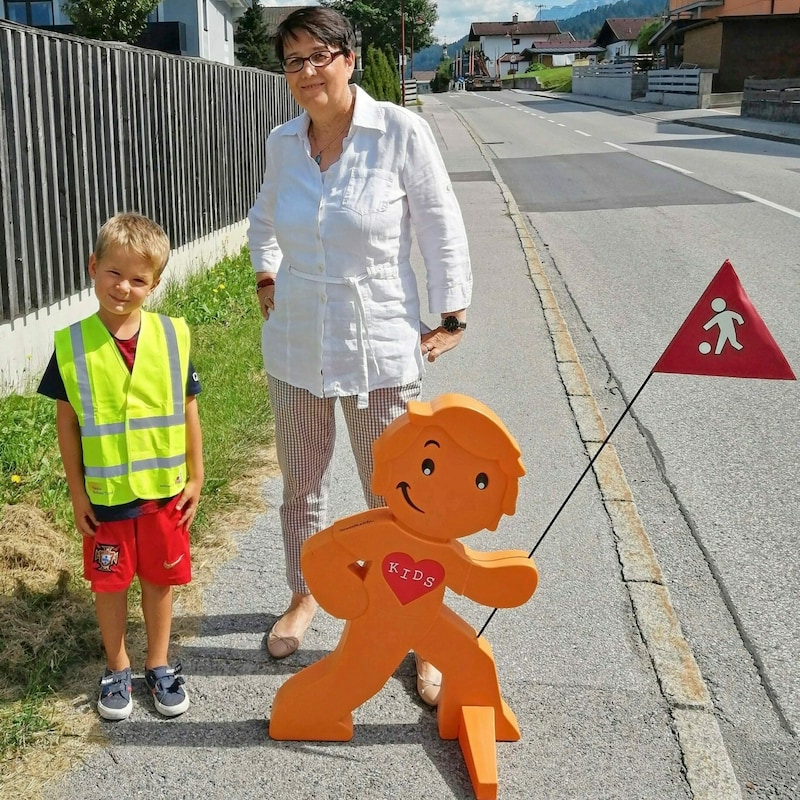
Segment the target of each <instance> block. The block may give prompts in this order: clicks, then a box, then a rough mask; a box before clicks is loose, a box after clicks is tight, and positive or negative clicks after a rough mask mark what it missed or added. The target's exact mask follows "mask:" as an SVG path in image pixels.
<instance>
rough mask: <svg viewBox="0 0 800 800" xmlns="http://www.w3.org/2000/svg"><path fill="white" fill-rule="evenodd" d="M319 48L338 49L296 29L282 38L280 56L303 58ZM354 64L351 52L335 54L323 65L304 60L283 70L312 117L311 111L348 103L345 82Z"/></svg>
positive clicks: (336, 109)
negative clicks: (297, 67) (292, 69)
mask: <svg viewBox="0 0 800 800" xmlns="http://www.w3.org/2000/svg"><path fill="white" fill-rule="evenodd" d="M320 50H327V51H329V52H331V53H337V52H339V51H338V49H337V48H336V47H333V46H332V45H327V44H325V43H324V42H321V41H320V40H319V39H316V38H314V37H313V36H310V35H309V34H308V33H306V32H305V31H298V33H297V37H292V38H291V39H288V40H287V41H286V43H285V45H284V48H283V59H284V61H287V60H288V59H290V58H307V57H308V56H310V55H311V54H312V53H316V52H318V51H320ZM354 65H355V55H354V54H353V53H351V54H350V55H349V56H346V55H337V56H336V57H335V58H334V59H333V61H331V62H330V64H328V65H327V66H325V67H314V66H312V65H311V62H310V61H306V62H305V63H304V64H303V68H302V69H301V70H300V71H299V72H288V73H286V81H287V83H288V84H289V89H290V90H291V92H292V95H293V96H294V99H295V100H296V101H297V103H298V105H300V107H301V108H303V109H305V110H306V111H308V113H309V114H311V115H312V117H313V116H314V113H315V112H316V113H320V112H325V111H328V112H331V113H332V112H339V111H341V110H342V109H345V110H346V109H347V108H349V106H350V90H349V88H348V83H349V81H350V76H351V75H352V74H353V67H354Z"/></svg>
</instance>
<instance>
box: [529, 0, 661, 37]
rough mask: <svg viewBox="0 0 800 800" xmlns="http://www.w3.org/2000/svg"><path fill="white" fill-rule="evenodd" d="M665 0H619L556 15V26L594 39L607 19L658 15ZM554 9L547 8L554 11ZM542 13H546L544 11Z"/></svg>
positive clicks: (585, 1)
mask: <svg viewBox="0 0 800 800" xmlns="http://www.w3.org/2000/svg"><path fill="white" fill-rule="evenodd" d="M587 2H594V0H578V3H573V5H572V6H567V7H566V8H567V9H571V8H573V7H574V6H577V5H578V4H579V3H587ZM667 8H668V7H667V5H666V4H665V0H620V2H618V3H612V4H611V5H605V6H598V7H597V8H593V9H591V10H589V11H583V12H582V13H580V14H578V15H577V16H574V17H558V18H557V19H558V26H559V27H560V28H561V30H562V31H569V32H570V33H571V34H572V35H573V36H574V37H575V38H576V39H594V38H595V36H597V34H598V33H599V32H600V28H602V27H603V23H604V22H605V21H606V20H607V19H617V18H624V17H659V16H661V15H662V14H666V12H667ZM555 10H556V9H548V11H555ZM543 13H547V11H544V12H543ZM548 19H549V18H548Z"/></svg>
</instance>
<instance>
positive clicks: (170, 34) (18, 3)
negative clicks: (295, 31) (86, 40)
mask: <svg viewBox="0 0 800 800" xmlns="http://www.w3.org/2000/svg"><path fill="white" fill-rule="evenodd" d="M249 5H250V4H249V2H247V0H162V2H160V3H159V4H158V7H157V8H156V10H155V11H153V12H152V13H151V14H150V18H149V23H148V26H147V30H145V32H144V33H143V34H142V35H141V36H140V37H139V40H138V41H137V42H136V44H137V45H138V46H139V47H144V48H147V49H149V50H160V51H161V52H164V53H172V54H173V55H181V56H196V57H198V58H205V59H207V60H209V61H220V62H222V63H223V64H233V63H234V60H235V59H234V42H233V29H234V23H235V20H236V19H237V18H238V17H239V16H240V15H241V14H243V13H244V12H245V11H246V10H247V8H248V7H249ZM0 19H7V20H10V21H11V22H17V23H19V24H21V25H30V26H32V27H35V28H43V29H45V30H55V31H58V32H60V33H73V26H72V23H71V21H70V19H69V17H68V16H67V15H66V14H65V13H64V12H63V10H62V8H61V2H60V0H35V1H34V0H0Z"/></svg>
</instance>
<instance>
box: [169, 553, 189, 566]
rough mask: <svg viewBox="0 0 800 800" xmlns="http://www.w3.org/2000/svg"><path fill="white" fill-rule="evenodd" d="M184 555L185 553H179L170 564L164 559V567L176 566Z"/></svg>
mask: <svg viewBox="0 0 800 800" xmlns="http://www.w3.org/2000/svg"><path fill="white" fill-rule="evenodd" d="M184 555H185V553H181V554H180V555H179V556H178V557H177V558H176V559H175V561H173V562H172V563H171V564H169V563H167V562H166V561H165V562H164V569H172V568H173V567H177V566H178V564H180V563H181V561H182V560H183V557H184Z"/></svg>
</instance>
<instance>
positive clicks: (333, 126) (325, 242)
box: [248, 6, 472, 705]
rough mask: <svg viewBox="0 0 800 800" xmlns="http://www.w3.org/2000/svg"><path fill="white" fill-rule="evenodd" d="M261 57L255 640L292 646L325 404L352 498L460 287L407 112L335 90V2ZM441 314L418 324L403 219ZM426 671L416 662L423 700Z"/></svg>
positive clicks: (444, 340) (347, 89)
mask: <svg viewBox="0 0 800 800" xmlns="http://www.w3.org/2000/svg"><path fill="white" fill-rule="evenodd" d="M275 45H276V53H277V56H278V58H279V59H280V61H281V64H282V65H283V70H284V72H285V74H286V80H287V83H288V85H289V89H290V90H291V92H292V95H293V97H294V98H295V100H296V101H297V103H298V104H299V105H300V107H301V108H303V109H304V112H305V113H303V114H301V115H300V116H299V117H296V118H295V119H293V120H291V121H289V122H287V123H285V124H284V125H280V126H279V127H277V128H275V130H273V131H272V133H271V134H270V136H269V138H268V140H267V168H266V173H265V177H264V182H263V185H262V187H261V191H260V192H259V195H258V198H257V199H256V202H255V204H254V205H253V208H252V209H251V211H250V215H249V223H250V226H249V230H248V240H249V244H250V253H251V258H252V262H253V268H254V270H255V273H256V276H255V277H256V286H257V292H258V300H259V304H260V307H261V312H262V314H263V316H264V320H265V322H264V326H263V333H262V349H263V355H264V365H265V368H266V372H267V380H268V386H269V394H270V401H271V403H272V409H273V413H274V417H275V440H276V447H277V452H278V461H279V464H280V468H281V471H282V473H283V480H284V491H283V504H282V506H281V509H280V517H281V527H282V531H283V538H284V549H285V553H286V566H287V578H288V583H289V587H290V588H291V590H292V599H291V602H290V604H289V608H288V609H287V611H286V612H285V613H284V614H283V616H281V618H280V619H279V620H278V621H277V622H276V623H275V625H274V626H273V628H272V630H271V631H270V633H269V635H268V637H267V648H268V650H269V652H270V654H271V655H272V656H273V657H275V658H283V657H285V656H288V655H290V654H291V653H293V652H294V651H295V650H296V649H297V648H298V647H299V645H300V643H301V641H302V639H303V635H304V633H305V631H306V629H307V628H308V626H309V624H310V623H311V620H312V618H313V617H314V614H315V612H316V609H317V604H316V601H315V600H314V598H313V597H312V595H311V594H310V592H309V589H308V587H307V586H306V584H305V581H304V580H303V576H302V574H301V571H300V550H301V547H302V545H303V542H304V541H305V540H306V539H307V538H308V537H309V536H311V535H313V534H314V533H316V532H317V531H319V530H322V529H323V528H325V527H326V526H327V525H328V520H327V517H326V512H327V497H328V487H329V482H330V466H331V458H332V455H333V445H334V404H335V402H336V399H337V398H338V399H339V402H340V403H341V406H342V411H343V413H344V417H345V420H346V422H347V427H348V432H349V435H350V443H351V446H352V449H353V454H354V456H355V459H356V463H357V465H358V471H359V476H360V478H361V483H362V486H363V490H364V496H365V499H366V501H367V505H368V506H369V507H370V508H375V507H378V506H381V505H384V502H383V498H381V497H378V496H376V495H374V494H373V493H372V491H371V490H370V479H371V476H372V443H373V441H374V440H375V439H376V438H377V437H378V436H379V435H380V434H381V432H382V431H383V429H384V428H385V427H386V426H387V425H388V424H389V423H390V422H391V421H392V420H394V419H396V418H397V417H398V416H399V415H400V414H402V413H403V412H404V411H405V406H406V403H407V402H408V401H409V400H412V399H416V398H417V397H418V396H419V392H420V379H421V376H422V372H423V370H424V363H423V359H424V358H427V360H428V361H429V362H433V361H435V360H436V358H438V357H439V356H440V355H442V354H443V353H445V352H447V351H448V350H450V349H452V348H453V347H455V346H456V345H457V344H458V343H459V341H460V340H461V337H462V336H463V335H464V329H465V328H466V308H467V306H468V305H469V302H470V297H471V290H472V273H471V270H470V263H469V253H468V248H467V238H466V233H465V231H464V224H463V220H462V218H461V212H460V209H459V207H458V203H457V202H456V199H455V196H454V194H453V191H452V187H451V185H450V181H449V178H448V176H447V171H446V169H445V167H444V164H443V162H442V159H441V156H440V154H439V151H438V149H437V147H436V144H435V141H434V139H433V136H432V134H431V131H430V128H429V127H428V125H427V123H425V122H424V121H423V120H422V119H421V118H420V117H419V116H418V115H417V114H416V113H412V112H410V111H407V110H406V109H403V108H400V107H398V106H395V105H393V104H390V103H376V102H375V101H374V100H373V99H372V98H371V97H369V96H368V95H367V94H366V93H365V92H363V91H362V90H361V89H359V88H357V87H355V86H350V85H349V81H350V77H351V76H352V74H353V67H354V65H355V53H354V47H355V36H354V34H353V29H352V28H351V26H350V23H349V22H348V21H347V20H346V19H345V18H344V17H343V16H341V15H340V14H339V13H338V12H336V11H333V10H332V9H328V8H321V7H317V6H313V7H307V8H301V9H298V10H297V11H295V12H293V13H292V14H290V15H289V16H288V17H287V18H286V19H285V20H284V21H283V22H282V23H281V24H280V25H279V27H278V30H277V33H276V36H275ZM412 225H413V227H414V230H415V232H416V236H417V242H418V245H419V248H420V251H421V253H422V255H423V259H424V262H425V267H426V272H427V293H428V306H429V308H430V311H431V312H433V313H437V312H438V313H440V314H441V317H442V325H441V326H440V327H438V328H437V329H436V330H433V331H426V332H425V333H423V334H422V336H420V303H419V296H418V293H417V285H416V280H415V277H414V273H413V271H412V269H411V263H410V251H411V228H412ZM439 683H440V676H439V674H438V671H437V670H435V669H434V668H433V667H432V665H430V664H426V663H425V662H422V661H420V660H418V661H417V688H418V691H419V692H420V695H421V696H422V698H423V699H424V700H425V701H426V702H428V703H429V704H431V705H435V704H436V702H437V700H438V693H439Z"/></svg>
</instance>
